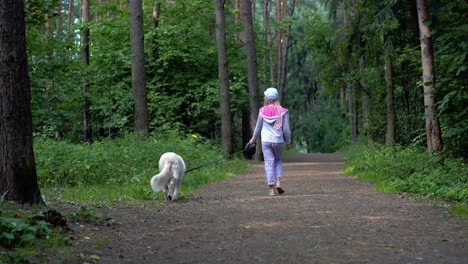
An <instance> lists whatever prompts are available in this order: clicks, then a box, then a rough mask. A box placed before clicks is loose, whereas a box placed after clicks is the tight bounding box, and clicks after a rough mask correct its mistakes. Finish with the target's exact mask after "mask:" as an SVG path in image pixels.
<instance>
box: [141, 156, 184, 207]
mask: <svg viewBox="0 0 468 264" xmlns="http://www.w3.org/2000/svg"><path fill="white" fill-rule="evenodd" d="M185 170H186V168H185V162H184V160H183V159H182V157H181V156H179V155H177V154H176V153H174V152H166V153H164V154H163V155H162V156H161V158H160V159H159V174H157V175H155V176H153V178H151V183H150V184H151V188H153V191H155V192H159V191H161V190H163V192H164V197H165V198H166V200H169V201H172V200H175V199H177V195H178V194H179V190H180V184H181V183H182V177H183V176H184V174H185Z"/></svg>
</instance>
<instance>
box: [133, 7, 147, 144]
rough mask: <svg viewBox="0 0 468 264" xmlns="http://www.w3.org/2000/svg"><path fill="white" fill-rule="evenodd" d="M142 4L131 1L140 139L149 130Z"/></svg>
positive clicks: (137, 117) (136, 117) (136, 124)
mask: <svg viewBox="0 0 468 264" xmlns="http://www.w3.org/2000/svg"><path fill="white" fill-rule="evenodd" d="M142 4H143V3H142V0H132V1H129V7H130V40H131V47H132V88H133V98H134V102H135V107H134V110H135V114H134V116H135V133H136V134H137V136H138V137H139V138H145V137H146V136H147V135H148V130H149V129H148V106H147V91H146V80H145V79H146V77H145V53H144V34H143V9H142V8H143V7H142Z"/></svg>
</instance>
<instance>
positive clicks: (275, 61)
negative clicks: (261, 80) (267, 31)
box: [270, 0, 281, 86]
mask: <svg viewBox="0 0 468 264" xmlns="http://www.w3.org/2000/svg"><path fill="white" fill-rule="evenodd" d="M280 20H281V0H276V2H275V23H276V26H275V34H274V42H275V43H274V47H275V52H272V53H271V54H270V62H271V64H270V79H271V85H272V86H277V85H278V81H279V80H278V75H279V73H278V69H279V68H280V66H279V63H280V61H279V60H280V57H281V56H280V52H281V44H280V43H281V30H280V28H279V26H278V25H279V23H280Z"/></svg>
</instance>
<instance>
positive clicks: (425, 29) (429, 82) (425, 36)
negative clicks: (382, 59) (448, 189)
mask: <svg viewBox="0 0 468 264" xmlns="http://www.w3.org/2000/svg"><path fill="white" fill-rule="evenodd" d="M416 5H417V9H418V21H419V34H420V42H421V61H422V68H423V76H422V79H423V87H424V107H425V108H424V114H425V120H426V140H427V150H428V151H429V152H430V153H439V152H440V151H441V150H442V147H443V144H442V133H441V131H440V125H439V121H438V119H437V116H436V114H435V111H436V109H435V99H434V97H433V94H434V91H435V77H434V57H433V49H432V36H431V29H430V28H429V26H428V25H427V24H426V22H427V21H428V20H429V19H430V18H429V8H428V4H427V0H416Z"/></svg>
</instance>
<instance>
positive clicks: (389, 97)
mask: <svg viewBox="0 0 468 264" xmlns="http://www.w3.org/2000/svg"><path fill="white" fill-rule="evenodd" d="M384 60H385V65H384V72H385V83H386V98H385V101H386V105H387V129H386V134H385V144H386V145H389V146H391V145H394V144H395V131H396V127H395V121H396V111H395V87H394V84H393V64H392V59H391V57H390V55H388V54H387V55H385V58H384Z"/></svg>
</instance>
